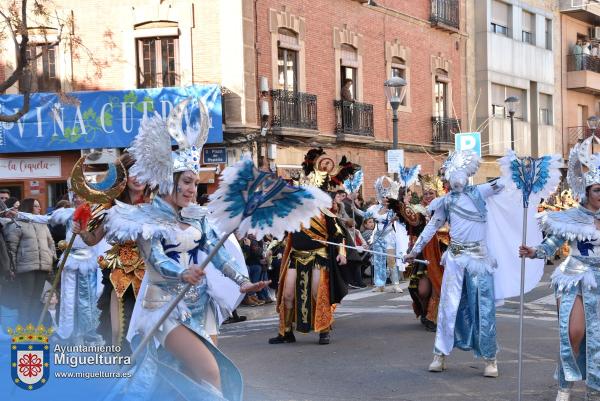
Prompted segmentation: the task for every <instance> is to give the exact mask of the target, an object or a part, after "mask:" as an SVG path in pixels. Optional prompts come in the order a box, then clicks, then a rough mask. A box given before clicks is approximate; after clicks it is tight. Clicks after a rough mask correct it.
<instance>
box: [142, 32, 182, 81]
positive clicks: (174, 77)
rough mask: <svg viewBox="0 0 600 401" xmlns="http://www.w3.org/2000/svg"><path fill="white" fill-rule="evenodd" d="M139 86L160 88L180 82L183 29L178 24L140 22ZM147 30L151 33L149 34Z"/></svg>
mask: <svg viewBox="0 0 600 401" xmlns="http://www.w3.org/2000/svg"><path fill="white" fill-rule="evenodd" d="M135 31H136V38H137V39H136V45H137V46H136V49H137V71H138V74H137V76H138V78H137V86H138V88H160V87H165V86H177V85H179V32H178V29H177V23H176V22H171V21H155V22H148V23H144V24H140V25H137V26H136V27H135ZM144 31H146V32H148V36H147V37H145V35H144Z"/></svg>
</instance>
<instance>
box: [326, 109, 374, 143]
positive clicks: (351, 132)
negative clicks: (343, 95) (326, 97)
mask: <svg viewBox="0 0 600 401" xmlns="http://www.w3.org/2000/svg"><path fill="white" fill-rule="evenodd" d="M333 106H334V108H335V133H336V134H337V137H338V139H339V140H343V141H350V142H371V141H373V140H374V139H375V137H374V130H373V105H372V104H367V103H359V102H348V101H346V100H335V101H334V102H333Z"/></svg>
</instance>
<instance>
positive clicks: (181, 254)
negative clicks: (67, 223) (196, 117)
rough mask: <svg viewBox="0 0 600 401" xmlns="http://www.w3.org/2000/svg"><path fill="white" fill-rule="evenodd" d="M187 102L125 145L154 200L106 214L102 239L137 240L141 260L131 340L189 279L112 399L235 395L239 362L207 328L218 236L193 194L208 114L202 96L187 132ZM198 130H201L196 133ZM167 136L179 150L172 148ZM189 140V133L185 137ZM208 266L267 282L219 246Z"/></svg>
mask: <svg viewBox="0 0 600 401" xmlns="http://www.w3.org/2000/svg"><path fill="white" fill-rule="evenodd" d="M187 103H188V101H184V102H181V103H180V104H178V105H177V106H176V107H175V108H174V110H173V111H172V113H171V114H170V116H169V119H168V121H167V122H165V121H163V120H162V119H161V118H160V117H152V118H149V119H145V120H144V121H143V122H142V124H141V127H140V132H139V133H138V135H137V137H136V139H135V140H134V143H133V145H132V147H131V148H130V149H129V151H130V152H131V153H132V155H133V156H134V158H135V159H136V162H135V164H134V165H133V167H132V168H131V173H132V174H134V175H135V176H136V177H137V179H138V181H140V182H144V183H147V184H148V185H150V186H151V187H156V188H157V189H158V195H157V196H156V197H155V198H154V200H153V201H152V203H151V204H144V205H140V206H132V205H126V204H123V203H120V202H117V204H116V206H114V207H112V208H111V209H110V210H109V211H108V212H107V217H106V220H105V230H106V234H107V238H112V239H115V240H117V241H128V240H137V243H138V246H139V248H140V251H141V255H142V256H143V258H144V261H145V263H146V274H145V276H144V279H143V281H142V285H141V288H140V292H139V296H138V297H137V300H136V305H135V307H134V311H133V315H132V318H131V322H130V326H129V332H128V336H127V338H128V340H129V341H130V342H131V343H132V346H133V348H136V345H137V343H139V341H140V338H141V336H142V335H144V334H147V333H150V332H151V328H152V327H153V326H154V324H155V323H156V322H158V321H160V319H161V317H162V316H163V315H164V314H165V310H166V309H167V307H168V304H169V302H170V301H171V300H172V299H174V298H175V297H176V296H177V294H178V293H179V292H180V291H181V289H182V288H184V287H185V285H186V284H187V283H189V284H192V287H191V289H190V290H189V291H188V292H186V294H185V297H184V298H183V300H182V301H181V302H179V303H178V304H177V306H176V307H175V309H174V310H173V311H172V312H171V313H170V314H169V315H168V317H167V319H166V320H165V321H164V322H163V323H162V325H161V326H160V328H159V329H158V330H157V331H156V332H155V333H154V338H153V340H152V341H150V342H149V343H148V346H147V347H146V349H145V350H146V352H145V354H144V355H142V356H141V357H140V358H139V359H138V360H137V361H136V366H135V368H134V374H133V377H132V378H131V379H127V380H123V381H121V382H119V384H118V385H117V386H116V388H115V389H114V390H113V392H112V393H111V396H110V397H109V399H124V400H130V399H140V400H164V399H173V397H174V395H175V394H177V396H178V397H179V398H180V399H183V400H211V401H212V400H235V401H237V400H240V399H241V398H242V378H241V374H240V372H239V370H238V369H237V367H236V366H235V365H234V364H233V363H232V362H231V361H230V360H229V359H227V358H226V357H225V355H223V354H222V353H221V352H220V351H219V350H218V349H217V348H216V347H215V346H214V345H213V344H212V343H211V341H210V338H209V336H208V334H207V328H209V327H211V325H216V324H217V322H216V316H217V314H218V308H219V307H220V305H217V303H216V301H215V299H214V298H213V297H212V296H211V293H210V290H209V288H208V285H207V281H206V279H204V278H203V276H204V271H203V270H201V269H200V268H199V264H200V263H201V262H202V260H203V259H204V258H205V257H206V254H208V253H209V252H210V251H211V250H212V248H213V246H214V245H215V243H216V242H218V240H219V238H218V236H217V234H216V232H215V231H214V230H213V228H212V227H211V226H210V224H209V222H208V219H207V212H206V209H204V208H201V207H199V206H196V205H194V204H193V202H194V201H195V199H196V191H197V186H198V173H199V171H200V170H199V169H200V157H201V156H200V153H201V147H202V145H203V144H204V142H205V141H206V136H207V135H208V115H207V113H206V109H205V106H204V104H203V103H202V102H201V101H199V102H198V103H199V108H200V111H201V116H202V120H201V122H200V127H199V130H194V129H190V128H189V127H188V130H187V131H186V133H185V134H184V133H183V131H182V128H181V120H182V114H183V110H184V107H186V104H187ZM198 131H199V133H198ZM171 138H173V139H175V140H176V142H177V143H178V145H179V149H178V150H176V151H174V152H171ZM188 138H190V139H188ZM212 265H213V266H214V267H215V268H216V269H218V270H219V271H221V273H223V274H224V275H225V276H226V277H228V278H230V279H231V280H233V281H234V282H235V283H237V284H238V285H239V291H240V292H248V291H258V290H260V289H262V288H264V287H265V286H266V285H267V284H268V282H258V283H255V284H252V283H250V281H249V280H248V278H247V277H245V276H244V275H242V274H241V273H240V270H239V266H238V265H237V264H236V263H235V261H234V259H233V258H232V257H231V256H230V255H229V254H228V253H227V252H226V251H225V248H220V249H219V251H218V254H217V256H216V257H215V258H214V259H213V260H212Z"/></svg>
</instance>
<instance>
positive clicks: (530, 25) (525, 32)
mask: <svg viewBox="0 0 600 401" xmlns="http://www.w3.org/2000/svg"><path fill="white" fill-rule="evenodd" d="M533 32H535V15H534V14H532V13H530V12H527V11H523V17H522V30H521V40H522V41H523V42H525V43H529V44H532V45H534V44H535V40H534V36H533Z"/></svg>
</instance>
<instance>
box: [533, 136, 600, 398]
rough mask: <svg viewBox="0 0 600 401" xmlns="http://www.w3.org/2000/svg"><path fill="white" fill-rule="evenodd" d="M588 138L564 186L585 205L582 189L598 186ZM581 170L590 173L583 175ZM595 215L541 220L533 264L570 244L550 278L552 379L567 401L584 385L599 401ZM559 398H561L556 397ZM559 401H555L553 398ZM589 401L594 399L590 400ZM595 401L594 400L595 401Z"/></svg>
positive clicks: (599, 255)
mask: <svg viewBox="0 0 600 401" xmlns="http://www.w3.org/2000/svg"><path fill="white" fill-rule="evenodd" d="M592 140H593V138H592V137H590V138H589V140H585V141H584V142H583V143H581V144H577V145H575V146H574V147H573V149H572V150H571V152H570V155H569V170H568V174H567V181H568V183H569V186H570V187H571V189H572V190H573V192H574V193H575V194H576V195H577V196H578V197H579V199H581V203H582V205H585V204H586V188H589V187H591V186H592V185H596V184H600V169H599V167H600V163H599V162H600V158H599V156H600V155H599V154H594V155H590V153H591V152H590V148H589V146H590V145H591V141H592ZM582 164H583V165H585V166H587V167H588V168H589V171H588V172H587V173H585V174H584V173H583V171H582ZM598 220H600V213H599V212H596V213H594V212H592V211H591V210H589V209H587V208H585V207H584V206H581V205H580V206H577V207H574V208H572V209H568V210H564V211H558V212H543V213H540V214H539V223H540V227H541V229H542V231H544V232H545V233H546V235H547V237H546V238H545V239H544V241H543V242H542V243H541V244H540V245H538V246H537V247H535V249H536V254H535V257H536V258H541V259H544V258H546V257H549V256H552V255H554V253H555V252H556V250H557V249H559V248H560V247H561V246H563V244H565V243H568V244H569V256H568V257H567V258H566V259H565V260H564V262H562V263H561V264H560V265H559V266H558V267H557V268H556V270H555V271H554V273H553V274H552V285H553V286H554V292H555V295H556V298H557V301H558V303H559V304H558V305H559V306H558V309H559V311H558V319H559V320H558V323H559V335H560V352H559V360H558V369H557V372H556V376H557V377H556V378H557V379H558V384H559V388H560V390H561V391H563V392H564V394H563V395H562V396H563V398H561V399H568V391H569V389H570V388H571V387H572V385H573V382H575V381H579V380H585V381H586V385H587V387H588V397H591V394H594V395H595V397H599V398H600V359H598V355H599V354H600V320H598V316H599V315H600V288H599V287H598V284H599V283H600V230H598V227H597V224H598ZM578 296H579V297H581V300H582V302H583V309H584V317H585V337H584V340H583V341H582V343H581V347H580V349H579V350H578V355H577V356H576V355H575V353H574V352H573V349H572V346H571V342H570V339H569V319H570V317H571V311H572V309H573V305H574V303H575V300H576V298H577V297H578ZM560 396H561V393H560V392H559V397H560ZM557 399H559V398H557ZM590 399H592V398H590ZM593 399H597V398H593Z"/></svg>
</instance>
